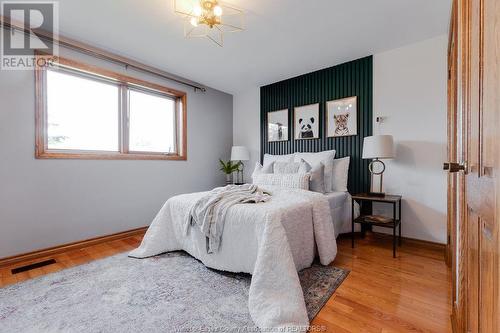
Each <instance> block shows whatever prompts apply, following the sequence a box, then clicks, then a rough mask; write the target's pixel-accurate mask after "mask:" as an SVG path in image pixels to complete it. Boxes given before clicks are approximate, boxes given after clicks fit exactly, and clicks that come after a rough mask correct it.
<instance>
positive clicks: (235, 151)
mask: <svg viewBox="0 0 500 333" xmlns="http://www.w3.org/2000/svg"><path fill="white" fill-rule="evenodd" d="M249 159H250V152H249V151H248V149H247V147H244V146H233V148H232V149H231V161H248V160H249Z"/></svg>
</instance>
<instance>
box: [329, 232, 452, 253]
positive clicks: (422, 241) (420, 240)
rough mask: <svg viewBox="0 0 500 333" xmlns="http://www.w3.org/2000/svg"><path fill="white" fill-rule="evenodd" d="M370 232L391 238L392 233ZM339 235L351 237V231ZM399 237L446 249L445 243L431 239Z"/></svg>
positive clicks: (357, 233) (359, 233) (356, 233)
mask: <svg viewBox="0 0 500 333" xmlns="http://www.w3.org/2000/svg"><path fill="white" fill-rule="evenodd" d="M370 233H372V234H375V235H377V236H382V237H387V238H391V239H392V235H391V234H385V233H383V232H376V231H370ZM354 234H355V235H358V236H359V235H362V233H361V231H356V232H354ZM340 236H342V237H351V233H345V234H340V235H339V237H340ZM401 239H402V240H403V241H409V242H412V243H419V244H425V245H427V246H432V247H435V248H437V249H439V250H443V251H446V244H442V243H436V242H431V241H427V240H422V239H416V238H410V237H401Z"/></svg>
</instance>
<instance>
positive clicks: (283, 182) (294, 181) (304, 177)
mask: <svg viewBox="0 0 500 333" xmlns="http://www.w3.org/2000/svg"><path fill="white" fill-rule="evenodd" d="M310 177H311V175H310V174H309V173H287V174H275V173H271V174H267V173H262V174H258V175H255V177H253V183H254V184H255V185H276V186H280V187H286V188H298V189H302V190H309V178H310Z"/></svg>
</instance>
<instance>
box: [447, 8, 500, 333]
mask: <svg viewBox="0 0 500 333" xmlns="http://www.w3.org/2000/svg"><path fill="white" fill-rule="evenodd" d="M451 28H452V33H451V34H450V36H455V39H453V38H450V52H449V63H450V65H449V66H450V69H451V72H450V73H451V74H450V82H449V90H448V91H449V121H450V125H449V127H450V128H449V131H448V133H449V144H450V145H452V146H451V147H450V150H449V152H450V154H449V157H450V161H451V162H452V163H451V165H449V167H448V168H449V170H450V172H453V173H454V174H453V175H450V178H449V192H448V200H449V206H448V207H449V219H450V222H449V227H450V236H451V237H450V239H451V242H450V248H451V251H450V252H451V255H452V266H453V273H454V274H453V286H454V298H453V301H454V304H453V323H454V328H455V331H456V332H485V333H490V332H491V333H497V332H500V291H499V290H500V274H499V271H500V261H499V249H500V235H499V212H500V211H499V208H500V181H499V172H500V134H499V133H500V65H499V62H500V0H456V1H455V2H454V9H453V18H452V25H451ZM454 69H456V71H455V72H453V70H454ZM450 129H451V130H450ZM453 129H454V131H453ZM455 172H456V173H455Z"/></svg>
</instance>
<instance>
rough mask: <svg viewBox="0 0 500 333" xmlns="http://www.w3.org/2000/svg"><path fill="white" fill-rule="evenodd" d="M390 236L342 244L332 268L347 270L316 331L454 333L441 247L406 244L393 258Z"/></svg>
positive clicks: (318, 318)
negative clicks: (347, 274)
mask: <svg viewBox="0 0 500 333" xmlns="http://www.w3.org/2000/svg"><path fill="white" fill-rule="evenodd" d="M391 240H392V236H385V235H380V234H369V235H367V237H366V239H356V246H355V248H354V249H352V248H351V241H350V239H349V238H342V239H339V241H338V255H337V258H336V259H335V261H334V263H333V265H334V266H337V267H342V268H346V269H349V270H350V271H351V272H350V273H349V276H348V277H347V279H346V280H345V281H344V282H343V283H342V285H340V287H339V288H338V289H337V290H336V292H335V294H334V295H333V296H332V297H331V298H330V300H329V301H328V302H327V304H326V305H325V306H324V307H323V309H322V310H321V311H320V313H319V314H318V315H317V316H316V318H315V319H314V320H313V322H312V325H322V326H325V327H327V328H328V329H327V331H328V332H381V333H382V332H383V333H386V332H437V333H445V332H451V321H450V314H451V272H450V270H449V269H448V267H447V266H446V263H445V261H444V250H443V248H441V247H439V246H435V245H432V244H425V243H420V242H415V241H410V240H406V241H403V246H402V247H399V248H398V256H397V258H395V259H393V258H392V243H391Z"/></svg>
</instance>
